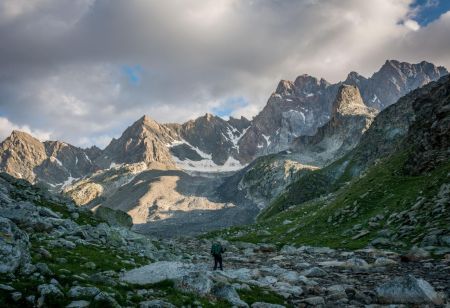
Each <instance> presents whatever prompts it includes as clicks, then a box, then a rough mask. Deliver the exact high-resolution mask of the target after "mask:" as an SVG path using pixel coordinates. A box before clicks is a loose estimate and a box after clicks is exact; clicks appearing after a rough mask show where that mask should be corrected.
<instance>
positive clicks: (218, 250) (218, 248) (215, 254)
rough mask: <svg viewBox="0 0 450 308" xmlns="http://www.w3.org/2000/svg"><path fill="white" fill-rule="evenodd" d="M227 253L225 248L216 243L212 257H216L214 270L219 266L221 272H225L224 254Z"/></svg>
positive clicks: (212, 249) (212, 250) (213, 245)
mask: <svg viewBox="0 0 450 308" xmlns="http://www.w3.org/2000/svg"><path fill="white" fill-rule="evenodd" d="M224 252H225V248H223V246H222V245H221V244H220V243H219V242H214V243H213V244H212V246H211V255H212V256H213V257H214V270H217V265H219V268H220V270H221V271H223V264H222V262H223V261H222V254H223V253H224Z"/></svg>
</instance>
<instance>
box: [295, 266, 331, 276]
mask: <svg viewBox="0 0 450 308" xmlns="http://www.w3.org/2000/svg"><path fill="white" fill-rule="evenodd" d="M301 275H303V276H305V277H326V276H328V273H327V272H326V271H324V270H323V269H321V268H318V267H312V268H309V269H307V270H304V271H303V272H302V273H301Z"/></svg>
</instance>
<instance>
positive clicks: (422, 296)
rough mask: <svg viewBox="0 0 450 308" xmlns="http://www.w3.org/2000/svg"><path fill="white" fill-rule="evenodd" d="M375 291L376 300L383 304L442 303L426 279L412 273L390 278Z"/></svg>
mask: <svg viewBox="0 0 450 308" xmlns="http://www.w3.org/2000/svg"><path fill="white" fill-rule="evenodd" d="M375 291H376V293H377V296H378V300H379V301H380V302H381V303H385V304H436V305H440V304H442V299H441V298H440V297H439V295H438V294H437V293H436V291H435V290H434V288H433V287H432V286H431V285H430V284H429V283H428V282H427V281H425V280H423V279H420V278H419V279H417V278H415V277H414V276H412V275H408V276H404V277H398V278H395V279H392V280H390V281H388V282H386V283H384V284H382V285H381V286H379V287H377V288H376V290H375Z"/></svg>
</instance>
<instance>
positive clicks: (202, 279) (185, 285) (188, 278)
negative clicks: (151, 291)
mask: <svg viewBox="0 0 450 308" xmlns="http://www.w3.org/2000/svg"><path fill="white" fill-rule="evenodd" d="M212 287H213V282H212V280H211V279H209V277H208V276H207V275H206V274H205V273H204V272H195V273H190V274H189V275H185V276H183V277H181V278H180V279H177V280H176V281H175V288H177V289H178V290H180V291H183V292H189V293H195V294H198V295H201V296H205V295H207V294H209V293H210V292H211V289H212Z"/></svg>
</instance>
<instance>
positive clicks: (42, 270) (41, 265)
mask: <svg viewBox="0 0 450 308" xmlns="http://www.w3.org/2000/svg"><path fill="white" fill-rule="evenodd" d="M36 269H37V271H38V272H39V273H41V274H42V275H52V274H53V273H52V271H51V270H50V269H49V268H48V265H47V264H45V263H36Z"/></svg>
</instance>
